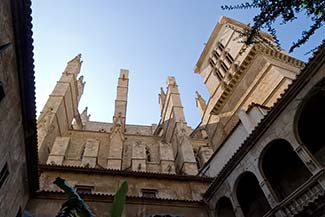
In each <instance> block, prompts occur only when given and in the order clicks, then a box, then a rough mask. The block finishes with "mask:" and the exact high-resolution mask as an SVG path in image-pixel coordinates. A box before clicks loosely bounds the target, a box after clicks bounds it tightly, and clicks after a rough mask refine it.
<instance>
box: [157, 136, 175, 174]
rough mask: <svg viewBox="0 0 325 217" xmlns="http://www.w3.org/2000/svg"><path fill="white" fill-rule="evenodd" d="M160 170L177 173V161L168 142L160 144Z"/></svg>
mask: <svg viewBox="0 0 325 217" xmlns="http://www.w3.org/2000/svg"><path fill="white" fill-rule="evenodd" d="M159 155H160V172H161V173H170V174H175V161H174V154H173V149H172V147H171V145H170V144H168V143H162V142H161V143H160V144H159Z"/></svg>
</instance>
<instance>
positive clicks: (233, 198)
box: [229, 192, 245, 217]
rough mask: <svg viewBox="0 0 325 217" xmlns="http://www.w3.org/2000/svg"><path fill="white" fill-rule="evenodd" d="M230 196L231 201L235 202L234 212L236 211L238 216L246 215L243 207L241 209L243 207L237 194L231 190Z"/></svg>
mask: <svg viewBox="0 0 325 217" xmlns="http://www.w3.org/2000/svg"><path fill="white" fill-rule="evenodd" d="M229 196H230V200H231V202H232V204H233V207H234V213H235V215H236V217H245V216H244V213H243V211H242V209H241V207H240V205H239V202H238V199H237V197H236V194H235V193H234V192H231V193H230V194H229Z"/></svg>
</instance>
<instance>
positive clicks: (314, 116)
mask: <svg viewBox="0 0 325 217" xmlns="http://www.w3.org/2000/svg"><path fill="white" fill-rule="evenodd" d="M324 129H325V78H323V79H322V80H321V81H320V82H318V83H317V84H316V85H315V86H314V87H313V88H312V89H311V90H310V91H309V93H308V94H307V95H306V97H304V99H303V100H302V102H301V103H300V106H299V109H298V112H297V114H296V117H295V131H296V136H297V137H298V138H297V139H298V140H299V141H300V142H301V143H302V144H304V145H305V146H306V148H307V149H308V150H309V151H310V153H311V154H312V155H313V156H314V157H315V158H316V160H317V161H318V163H320V164H321V165H322V166H325V139H324V134H323V133H324V132H325V131H324Z"/></svg>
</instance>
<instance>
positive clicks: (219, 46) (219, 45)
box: [218, 42, 225, 51]
mask: <svg viewBox="0 0 325 217" xmlns="http://www.w3.org/2000/svg"><path fill="white" fill-rule="evenodd" d="M218 48H219V49H220V50H222V51H223V50H224V49H225V46H223V44H222V43H221V42H219V43H218Z"/></svg>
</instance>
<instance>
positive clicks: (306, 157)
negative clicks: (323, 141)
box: [290, 136, 321, 175]
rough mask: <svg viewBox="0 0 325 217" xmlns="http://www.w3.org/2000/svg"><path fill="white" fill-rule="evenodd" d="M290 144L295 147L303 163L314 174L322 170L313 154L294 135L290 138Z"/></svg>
mask: <svg viewBox="0 0 325 217" xmlns="http://www.w3.org/2000/svg"><path fill="white" fill-rule="evenodd" d="M290 144H291V145H292V147H293V148H294V151H295V152H296V153H297V155H298V157H299V158H300V159H301V160H302V161H303V163H304V164H305V165H306V167H307V168H308V170H309V171H310V172H311V173H312V174H313V175H315V174H316V173H318V172H319V171H320V170H321V166H320V164H319V163H318V161H317V160H316V158H315V157H314V156H313V154H312V153H310V151H309V150H308V148H307V147H306V146H305V145H303V144H300V143H299V142H298V141H297V139H296V137H295V136H292V138H291V139H290Z"/></svg>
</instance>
